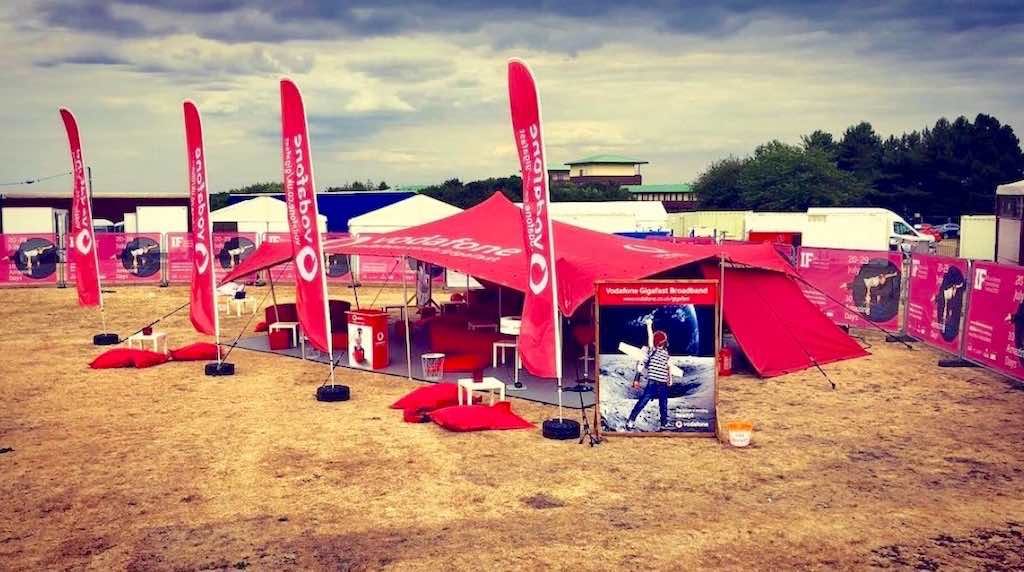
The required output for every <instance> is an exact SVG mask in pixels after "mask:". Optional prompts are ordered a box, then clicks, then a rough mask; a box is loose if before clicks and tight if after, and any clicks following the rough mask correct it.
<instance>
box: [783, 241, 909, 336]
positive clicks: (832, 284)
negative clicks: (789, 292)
mask: <svg viewBox="0 0 1024 572" xmlns="http://www.w3.org/2000/svg"><path fill="white" fill-rule="evenodd" d="M797 262H798V264H797V273H798V274H799V275H800V277H801V278H803V279H804V280H806V281H807V282H809V283H810V284H811V285H812V286H813V287H811V286H808V285H807V284H804V283H801V284H800V288H801V289H803V291H804V295H805V296H807V299H808V300H810V301H811V303H813V304H815V305H816V306H818V307H819V308H821V311H822V312H824V313H825V315H826V316H828V317H829V318H830V319H831V320H832V321H833V322H835V323H836V324H839V325H841V326H851V327H854V328H869V327H871V325H870V323H869V321H870V322H874V324H875V325H876V326H878V327H880V328H882V329H883V330H886V331H888V332H896V331H899V328H900V325H899V311H900V287H901V284H902V280H903V258H902V255H900V253H898V252H881V251H877V252H876V251H871V250H841V249H835V248H812V247H806V246H801V247H800V249H799V251H798V256H797Z"/></svg>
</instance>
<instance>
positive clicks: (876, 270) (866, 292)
mask: <svg viewBox="0 0 1024 572" xmlns="http://www.w3.org/2000/svg"><path fill="white" fill-rule="evenodd" d="M848 287H849V288H850V293H851V295H852V298H853V304H854V306H856V307H857V309H858V310H860V312H861V314H863V315H864V317H866V318H868V319H869V320H871V321H873V322H885V321H887V320H891V319H892V318H893V317H894V316H896V314H897V313H898V312H899V306H900V271H899V269H898V268H896V266H895V265H894V264H893V263H892V262H889V261H888V260H885V259H882V258H876V259H872V260H870V261H868V263H867V264H865V265H863V266H861V268H860V271H859V272H857V276H856V277H854V279H853V281H852V282H850V284H849V285H848Z"/></svg>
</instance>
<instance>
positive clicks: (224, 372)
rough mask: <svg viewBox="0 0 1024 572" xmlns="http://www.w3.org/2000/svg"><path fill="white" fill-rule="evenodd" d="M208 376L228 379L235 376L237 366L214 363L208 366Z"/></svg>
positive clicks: (226, 363)
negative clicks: (227, 377)
mask: <svg viewBox="0 0 1024 572" xmlns="http://www.w3.org/2000/svg"><path fill="white" fill-rule="evenodd" d="M205 369H206V375H208V376H210V377H226V376H229V375H235V364H233V363H228V362H226V361H224V362H220V363H217V362H213V363H208V364H206V368H205Z"/></svg>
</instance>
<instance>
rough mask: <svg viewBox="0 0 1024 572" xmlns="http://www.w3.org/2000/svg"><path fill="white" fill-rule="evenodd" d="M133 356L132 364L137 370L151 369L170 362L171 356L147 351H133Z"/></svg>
mask: <svg viewBox="0 0 1024 572" xmlns="http://www.w3.org/2000/svg"><path fill="white" fill-rule="evenodd" d="M134 351H135V354H134V355H133V356H132V363H134V364H135V367H136V368H137V369H144V368H147V367H153V366H154V365H160V364H162V363H167V362H168V361H170V359H171V356H169V355H167V354H165V353H161V352H151V351H147V350H134Z"/></svg>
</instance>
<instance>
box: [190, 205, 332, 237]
mask: <svg viewBox="0 0 1024 572" xmlns="http://www.w3.org/2000/svg"><path fill="white" fill-rule="evenodd" d="M210 220H211V221H213V223H214V225H215V226H216V225H217V223H235V224H237V225H238V227H237V228H235V229H234V230H235V231H238V232H288V205H286V204H285V202H284V201H282V200H279V199H275V198H274V197H254V198H251V199H249V200H247V201H242V202H240V203H235V204H233V205H228V206H226V207H224V208H220V209H217V210H215V211H213V212H211V213H210ZM317 227H318V228H319V229H320V232H326V231H327V217H326V216H324V215H319V216H318V217H317ZM214 230H217V229H216V228H214Z"/></svg>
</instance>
